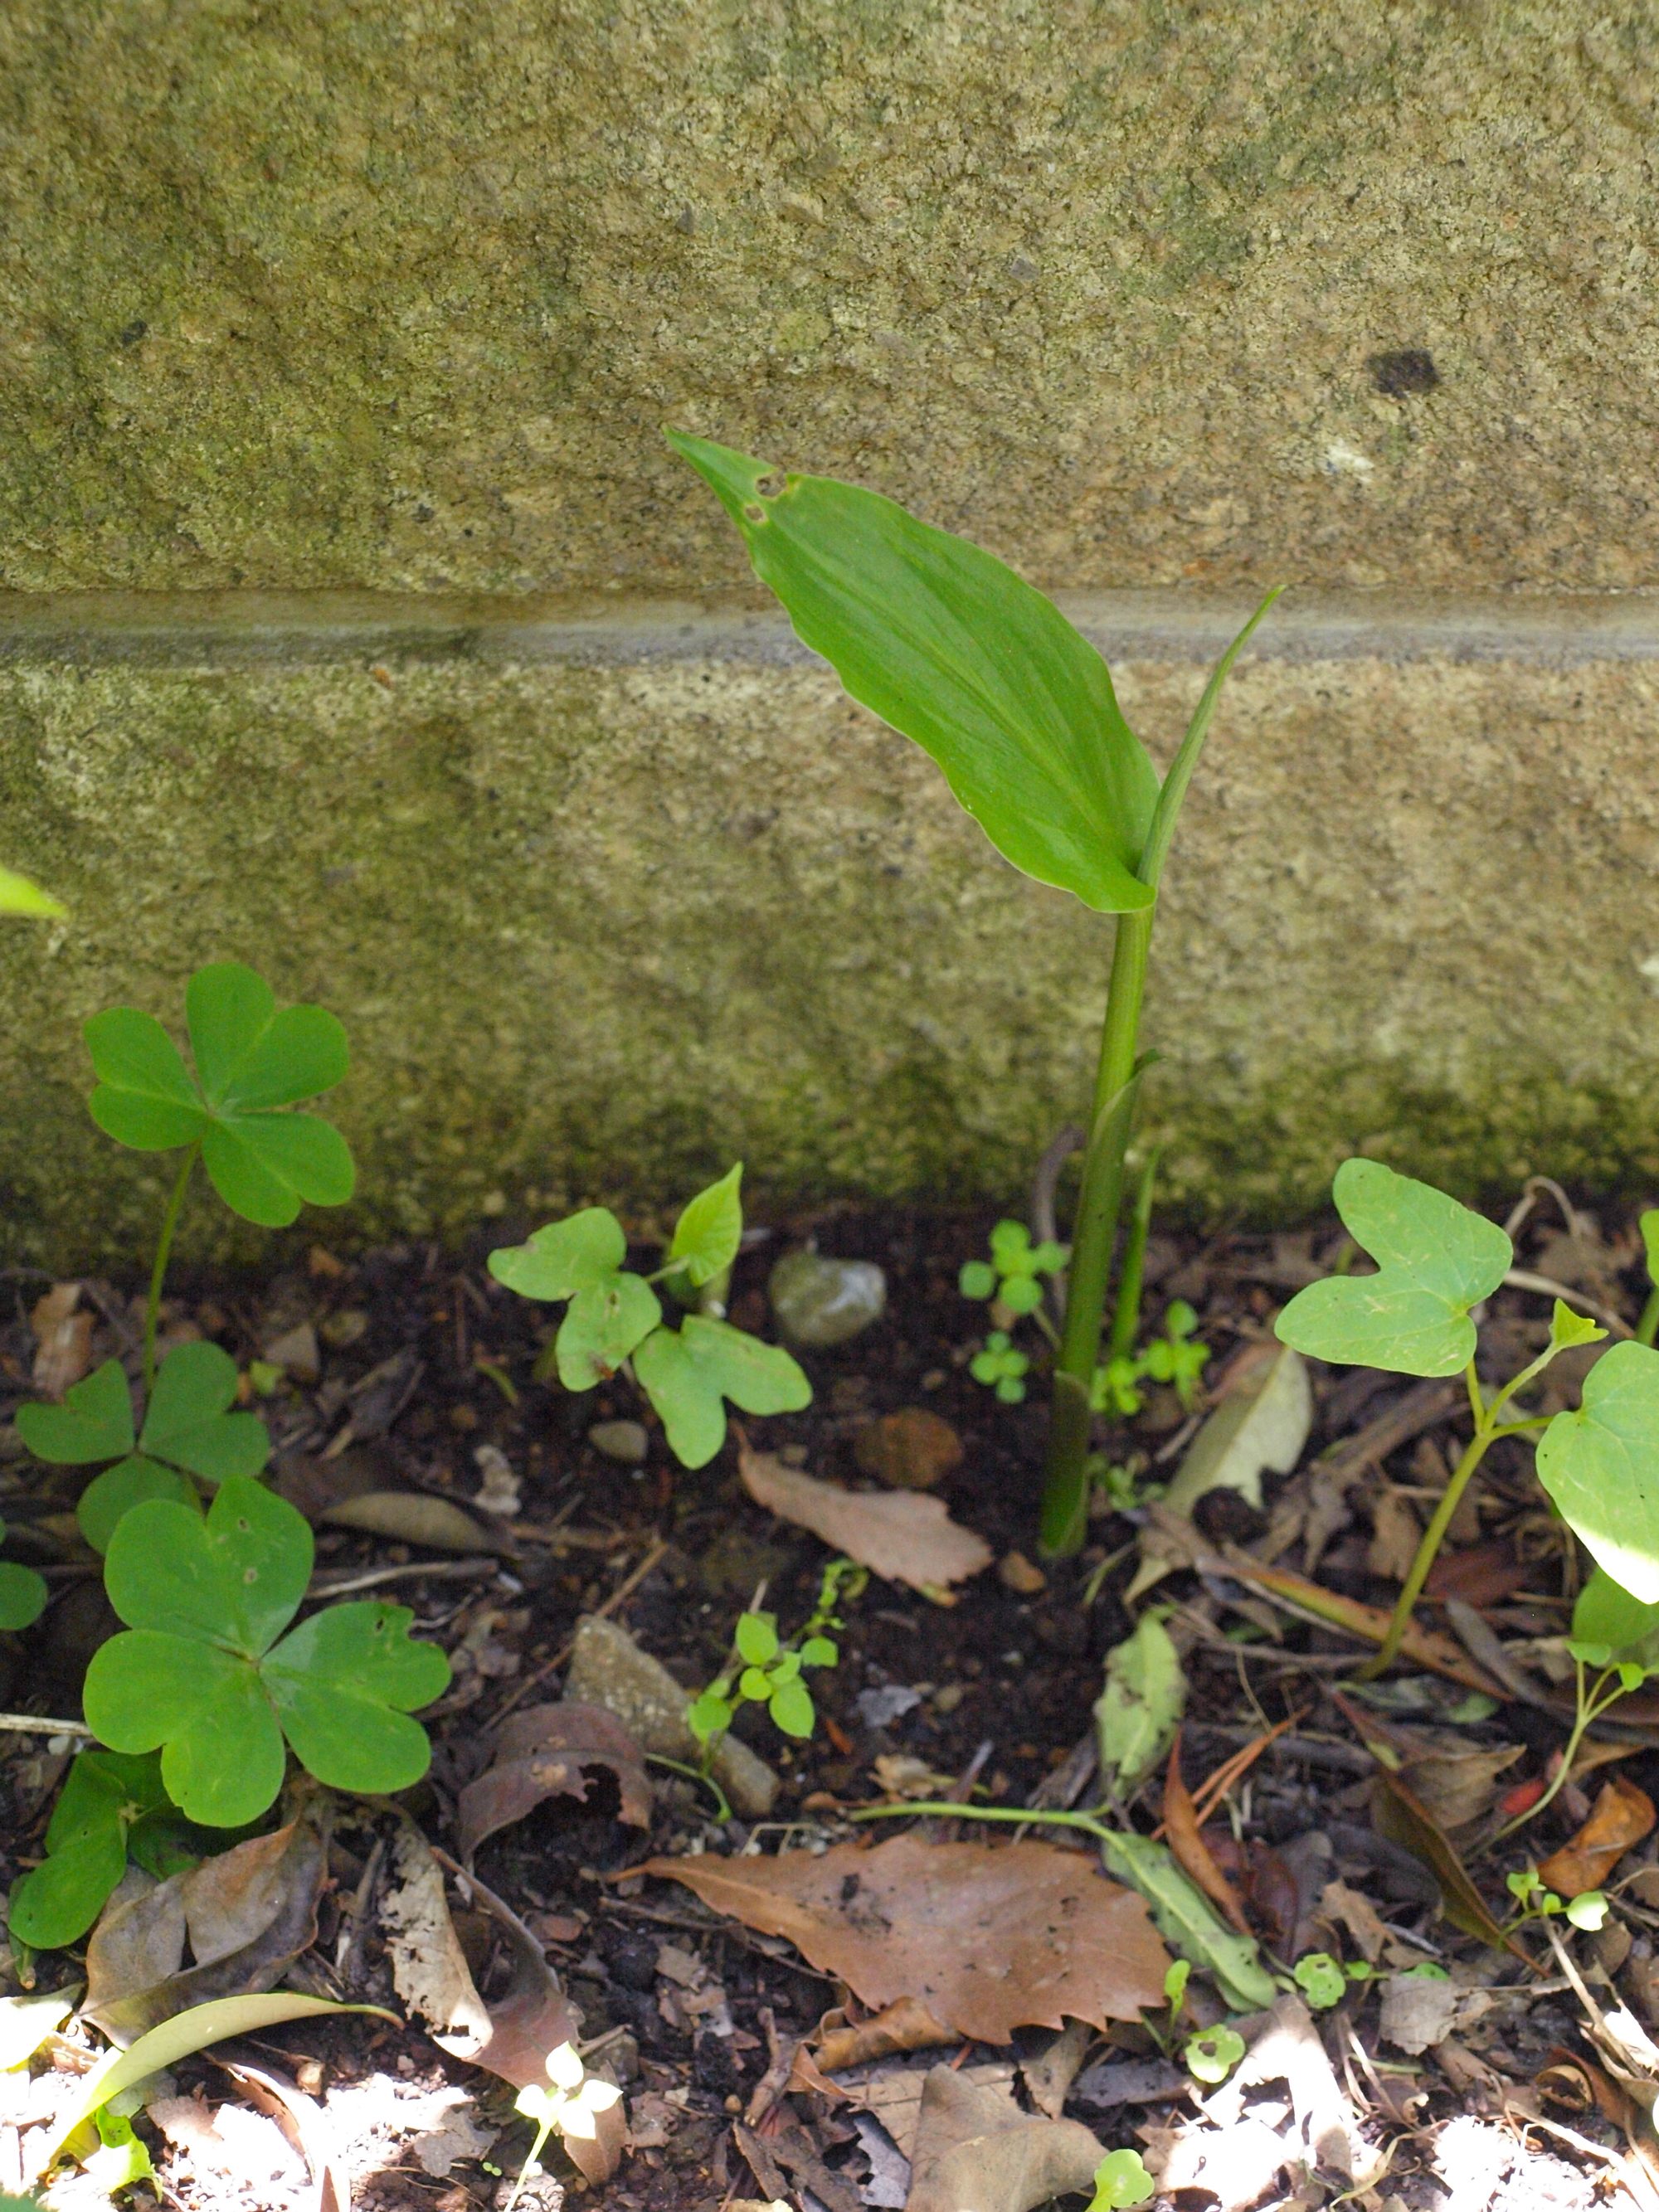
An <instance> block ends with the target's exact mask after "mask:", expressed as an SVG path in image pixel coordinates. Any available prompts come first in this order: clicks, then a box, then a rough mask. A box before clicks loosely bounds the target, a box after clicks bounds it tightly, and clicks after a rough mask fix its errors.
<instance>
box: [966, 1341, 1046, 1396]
mask: <svg viewBox="0 0 1659 2212" xmlns="http://www.w3.org/2000/svg"><path fill="white" fill-rule="evenodd" d="M1030 1365H1031V1363H1030V1360H1029V1359H1028V1358H1026V1357H1025V1354H1024V1352H1016V1351H1015V1349H1014V1347H1013V1346H1012V1344H1011V1343H1010V1342H1009V1340H1008V1334H1007V1332H1006V1329H1000V1328H994V1329H993V1330H992V1331H991V1334H989V1335H988V1336H987V1338H986V1340H985V1349H984V1351H983V1352H976V1353H975V1355H974V1358H973V1359H972V1360H971V1361H970V1362H969V1368H968V1372H969V1374H970V1375H971V1376H973V1378H974V1380H975V1383H989V1384H993V1385H994V1387H995V1389H996V1394H997V1395H998V1397H999V1398H1000V1399H1001V1401H1002V1402H1003V1404H1004V1405H1005V1406H1018V1404H1019V1402H1020V1401H1021V1400H1022V1399H1023V1398H1024V1395H1025V1376H1026V1375H1027V1373H1028V1372H1029V1371H1030Z"/></svg>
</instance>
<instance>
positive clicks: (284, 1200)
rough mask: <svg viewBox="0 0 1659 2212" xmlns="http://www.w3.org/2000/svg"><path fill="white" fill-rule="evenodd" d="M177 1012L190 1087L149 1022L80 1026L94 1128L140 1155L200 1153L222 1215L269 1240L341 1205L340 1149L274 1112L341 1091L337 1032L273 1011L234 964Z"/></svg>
mask: <svg viewBox="0 0 1659 2212" xmlns="http://www.w3.org/2000/svg"><path fill="white" fill-rule="evenodd" d="M185 1015H186V1018H187V1021H188V1023H189V1027H190V1042H191V1053H192V1054H193V1056H194V1059H195V1061H196V1079H192V1078H191V1073H190V1071H189V1069H188V1068H187V1067H186V1066H185V1061H184V1058H183V1055H182V1054H180V1053H179V1048H178V1047H177V1046H176V1045H175V1044H174V1043H173V1040H172V1038H171V1037H170V1036H168V1035H167V1031H166V1030H164V1029H163V1028H162V1026H161V1023H160V1022H158V1021H157V1020H156V1019H155V1017H154V1016H153V1015H150V1014H143V1013H139V1012H137V1011H136V1010H135V1009H134V1008H132V1007H131V1006H115V1007H112V1008H111V1009H110V1010H109V1011H108V1012H106V1013H101V1014H95V1015H94V1017H93V1018H92V1019H91V1021H89V1022H88V1024H87V1026H86V1038H87V1044H88V1049H89V1050H90V1052H91V1054H92V1064H93V1066H94V1069H95V1070H96V1072H97V1074H98V1079H99V1081H98V1088H97V1089H96V1090H95V1091H94V1092H93V1094H92V1097H91V1098H90V1099H89V1100H88V1106H89V1108H90V1109H91V1113H92V1117H93V1119H94V1121H96V1122H97V1124H98V1126H99V1127H100V1129H102V1130H104V1131H105V1132H106V1133H107V1134H108V1135H110V1136H112V1137H113V1138H115V1139H117V1141H118V1143H120V1144H124V1145H130V1146H132V1147H133V1149H134V1150H135V1151H137V1152H167V1151H170V1150H171V1149H173V1147H174V1146H179V1145H189V1144H196V1143H199V1144H200V1145H201V1147H202V1159H203V1163H204V1165H205V1167H206V1169H207V1171H208V1176H209V1178H210V1181H211V1182H212V1184H213V1187H214V1188H215V1189H216V1191H217V1192H218V1194H219V1195H220V1197H221V1198H222V1199H223V1200H224V1201H225V1203H226V1205H227V1206H230V1207H231V1208H232V1210H233V1211H234V1212H237V1213H240V1214H241V1215H242V1216H243V1218H245V1219H246V1220H249V1221H256V1222H258V1223H259V1224H261V1225H263V1226H264V1227H267V1228H273V1229H280V1228H284V1227H286V1226H287V1225H288V1224H289V1222H290V1221H293V1220H294V1219H295V1218H296V1217H297V1215H298V1213H299V1211H300V1207H301V1204H302V1203H306V1204H310V1205H313V1206H342V1205H343V1204H344V1203H345V1201H346V1200H347V1199H349V1197H350V1195H351V1193H352V1188H353V1186H354V1183H355V1181H356V1170H354V1168H353V1166H352V1163H351V1154H350V1152H349V1148H348V1147H347V1145H346V1142H345V1139H344V1138H343V1137H342V1136H341V1134H340V1133H339V1132H338V1130H337V1129H336V1128H334V1127H332V1125H331V1123H329V1122H327V1121H319V1120H318V1119H316V1118H315V1117H314V1116H313V1115H293V1114H286V1113H283V1112H282V1111H280V1110H279V1109H282V1108H283V1107H286V1106H291V1105H295V1104H296V1103H298V1102H299V1101H301V1099H307V1098H314V1097H316V1096H317V1095H318V1093H319V1091H327V1090H330V1089H331V1088H332V1087H333V1085H335V1084H337V1083H339V1082H340V1081H342V1080H343V1078H344V1076H345V1074H346V1072H347V1068H348V1065H349V1054H348V1051H347V1047H346V1037H345V1031H344V1030H343V1029H342V1028H341V1026H340V1024H339V1023H338V1022H337V1020H336V1019H335V1018H334V1016H333V1015H332V1014H330V1013H326V1012H324V1010H323V1009H322V1008H321V1007H320V1006H284V1007H282V1008H280V1009H279V1008H278V1006H277V1005H276V998H275V996H274V994H273V993H272V991H271V988H270V985H269V984H268V983H267V982H266V981H264V977H263V976H261V975H256V974H255V973H254V971H253V970H252V969H251V968H245V967H243V966H242V965H241V964H240V962H237V961H220V962H216V963H214V964H213V965H211V966H210V967H206V968H201V969H197V972H196V974H195V975H192V976H191V980H190V982H189V985H188V986H187V987H186V991H185Z"/></svg>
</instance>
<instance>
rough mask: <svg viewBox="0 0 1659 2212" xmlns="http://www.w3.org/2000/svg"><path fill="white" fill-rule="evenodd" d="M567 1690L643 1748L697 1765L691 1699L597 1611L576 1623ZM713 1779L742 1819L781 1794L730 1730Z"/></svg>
mask: <svg viewBox="0 0 1659 2212" xmlns="http://www.w3.org/2000/svg"><path fill="white" fill-rule="evenodd" d="M564 1693H565V1695H566V1697H567V1698H574V1699H578V1700H580V1703H582V1704H583V1705H603V1706H604V1707H605V1711H607V1712H610V1713H614V1714H615V1715H616V1716H617V1719H618V1720H619V1721H620V1722H621V1723H622V1724H623V1727H624V1728H625V1729H627V1730H628V1732H629V1735H631V1736H632V1737H633V1739H634V1741H635V1743H637V1744H638V1745H639V1747H640V1748H641V1751H654V1752H655V1753H658V1754H659V1757H661V1758H664V1759H682V1760H684V1762H685V1763H686V1764H687V1765H696V1764H697V1763H698V1762H699V1761H700V1760H701V1759H702V1745H701V1744H699V1743H698V1741H697V1740H696V1737H695V1736H694V1735H692V1733H691V1731H690V1728H689V1727H688V1726H687V1725H686V1719H685V1711H686V1707H687V1705H689V1704H690V1699H689V1698H688V1697H687V1696H686V1694H685V1692H684V1690H683V1689H682V1688H681V1686H680V1685H679V1684H678V1682H677V1681H676V1680H674V1677H673V1676H672V1675H671V1674H670V1673H669V1671H668V1669H667V1668H665V1666H664V1665H663V1664H662V1663H661V1662H660V1661H659V1660H656V1659H653V1658H652V1656H650V1654H649V1653H648V1652H646V1651H641V1649H640V1647H639V1645H638V1644H635V1641H634V1639H633V1638H632V1637H631V1636H630V1635H629V1633H628V1631H627V1630H626V1629H625V1628H619V1627H618V1626H617V1623H616V1622H615V1621H614V1620H602V1619H601V1618H600V1617H599V1614H598V1613H585V1614H584V1615H583V1616H582V1618H581V1620H579V1621H578V1622H577V1624H576V1640H575V1644H574V1649H573V1650H572V1651H571V1654H570V1668H569V1672H568V1674H566V1676H565V1683H564ZM714 1779H715V1780H716V1781H717V1782H718V1783H719V1784H720V1787H721V1789H722V1790H725V1792H726V1796H727V1797H729V1798H730V1799H731V1801H732V1807H733V1808H734V1809H735V1810H736V1811H738V1812H739V1813H741V1814H743V1816H744V1819H745V1820H764V1819H765V1818H766V1816H767V1815H768V1814H769V1813H770V1811H771V1810H772V1807H773V1804H774V1802H775V1799H776V1796H777V1790H778V1778H777V1776H776V1775H775V1773H774V1772H773V1771H772V1769H771V1768H770V1767H769V1765H767V1764H766V1762H765V1760H764V1759H758V1758H757V1756H756V1755H755V1753H753V1752H752V1751H750V1748H749V1747H748V1745H747V1744H746V1743H740V1742H739V1741H738V1739H737V1737H736V1736H733V1735H728V1736H727V1737H726V1741H724V1743H722V1744H721V1746H720V1749H719V1751H718V1752H717V1753H715V1754H714Z"/></svg>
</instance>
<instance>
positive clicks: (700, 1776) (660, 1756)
mask: <svg viewBox="0 0 1659 2212" xmlns="http://www.w3.org/2000/svg"><path fill="white" fill-rule="evenodd" d="M724 1741H726V1738H725V1735H724V1734H722V1735H720V1736H717V1737H716V1738H715V1740H714V1748H715V1750H716V1751H718V1750H719V1749H720V1745H721V1744H722V1743H723V1742H724ZM645 1763H646V1765H647V1766H666V1767H671V1769H672V1770H673V1771H674V1772H675V1773H676V1774H683V1775H684V1777H685V1778H686V1780H687V1781H688V1782H701V1783H702V1785H703V1787H704V1789H705V1790H708V1791H709V1792H710V1794H711V1795H712V1796H713V1797H714V1802H715V1804H716V1806H717V1807H718V1808H719V1811H718V1813H717V1814H716V1815H715V1817H716V1818H717V1819H718V1820H721V1821H722V1822H724V1821H726V1820H730V1819H731V1818H732V1801H731V1799H730V1798H729V1797H728V1796H726V1792H725V1790H722V1789H721V1788H720V1784H719V1783H718V1782H716V1781H715V1779H714V1776H713V1775H712V1774H705V1773H704V1772H703V1771H702V1768H701V1767H697V1766H688V1765H686V1763H685V1761H684V1759H670V1758H668V1757H667V1756H666V1755H665V1753H662V1752H660V1751H647V1753H646V1754H645Z"/></svg>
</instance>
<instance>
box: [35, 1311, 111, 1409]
mask: <svg viewBox="0 0 1659 2212" xmlns="http://www.w3.org/2000/svg"><path fill="white" fill-rule="evenodd" d="M96 1319H97V1316H96V1315H95V1314H93V1313H91V1312H89V1311H88V1310H86V1309H84V1308H83V1307H82V1304H81V1285H79V1283H54V1284H53V1285H52V1288H51V1289H50V1290H49V1291H47V1292H46V1296H45V1297H43V1298H39V1299H37V1300H36V1301H35V1304H34V1309H33V1311H32V1312H31V1314H30V1315H29V1327H30V1328H31V1329H33V1332H34V1343H35V1352H34V1366H33V1371H32V1373H31V1375H30V1377H29V1379H30V1381H31V1382H32V1383H33V1385H34V1388H35V1389H37V1390H39V1391H40V1393H41V1394H42V1395H43V1396H45V1397H47V1398H51V1399H52V1400H53V1401H57V1400H58V1399H60V1398H62V1396H63V1395H64V1391H65V1390H67V1389H69V1388H70V1384H71V1383H78V1382H79V1381H80V1380H81V1377H82V1376H83V1375H84V1374H85V1373H86V1371H87V1370H88V1367H90V1366H91V1364H92V1331H93V1324H94V1322H95V1321H96Z"/></svg>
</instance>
